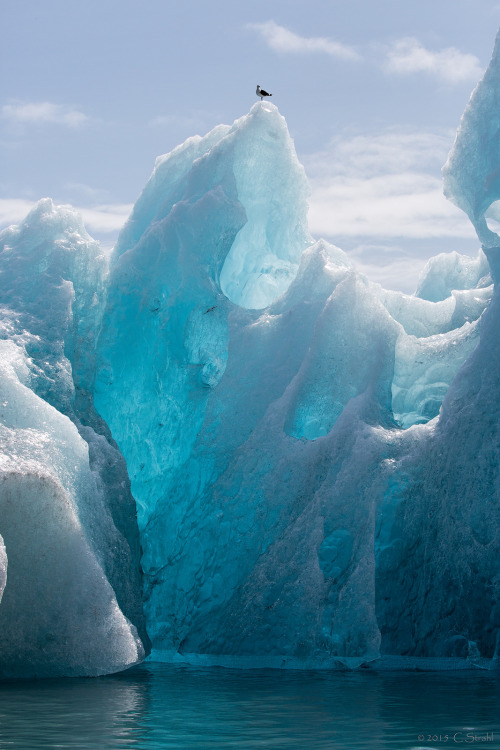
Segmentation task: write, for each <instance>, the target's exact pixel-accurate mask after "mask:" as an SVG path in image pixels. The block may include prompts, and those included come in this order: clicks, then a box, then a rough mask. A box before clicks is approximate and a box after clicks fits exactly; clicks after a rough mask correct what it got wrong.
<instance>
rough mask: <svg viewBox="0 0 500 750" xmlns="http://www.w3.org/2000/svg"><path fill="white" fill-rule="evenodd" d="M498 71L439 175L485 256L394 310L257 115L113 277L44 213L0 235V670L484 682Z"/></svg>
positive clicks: (174, 188) (431, 273)
mask: <svg viewBox="0 0 500 750" xmlns="http://www.w3.org/2000/svg"><path fill="white" fill-rule="evenodd" d="M499 64H500V63H499V61H498V52H497V50H496V51H495V53H494V56H493V60H492V63H491V66H490V68H489V70H488V71H487V73H486V75H485V77H484V79H483V81H482V82H481V83H480V84H479V85H478V87H477V89H476V92H475V93H474V94H473V96H472V98H471V102H470V103H469V105H468V108H467V110H466V112H465V114H464V117H463V119H462V123H461V125H460V128H459V131H458V135H457V140H456V142H455V145H454V147H453V150H452V152H451V154H450V158H449V160H448V162H447V165H446V166H445V168H444V181H445V190H446V192H447V194H448V195H449V197H450V198H451V199H452V200H454V201H455V202H456V203H457V204H458V205H459V206H461V207H462V208H463V209H464V210H465V211H466V212H467V213H468V214H469V216H470V218H471V220H472V221H473V223H474V225H475V226H476V228H477V231H478V236H479V239H480V242H481V243H482V249H481V250H480V251H479V253H478V255H477V257H476V258H468V257H465V256H462V255H459V254H457V253H451V254H446V255H444V254H441V255H438V256H436V257H435V258H434V259H432V260H431V261H430V262H429V263H428V264H427V266H426V268H425V269H424V272H423V275H422V278H421V280H420V282H419V285H418V289H417V293H416V294H415V295H412V296H410V295H405V294H402V293H399V292H394V291H388V290H384V289H382V288H381V287H380V286H379V285H378V284H374V283H371V282H370V281H369V280H368V279H367V278H366V277H365V276H363V275H362V274H360V273H359V271H357V269H356V268H355V267H354V266H353V265H352V263H351V262H350V260H349V258H348V256H347V255H346V254H345V253H344V252H343V251H342V250H341V249H340V248H337V247H335V246H334V245H332V244H330V243H328V242H326V241H324V240H321V239H319V240H317V239H315V238H313V237H311V235H310V233H309V229H308V225H307V197H308V185H307V180H306V177H305V174H304V170H303V168H302V166H301V165H300V163H299V162H298V159H297V156H296V154H295V150H294V145H293V141H292V139H291V138H290V135H289V133H288V130H287V126H286V122H285V120H284V118H283V117H282V116H281V115H280V113H279V111H278V109H277V108H276V107H275V106H273V105H272V104H270V103H269V102H258V103H257V104H255V105H254V106H253V107H252V109H251V110H250V112H249V113H248V114H247V115H246V116H244V117H242V118H240V119H238V120H237V121H236V122H235V123H234V124H233V125H232V126H226V125H220V126H218V127H216V128H215V129H214V130H212V131H211V132H210V133H208V134H207V135H206V136H204V137H200V136H195V137H193V138H190V139H188V140H187V141H186V142H185V143H184V144H183V145H181V146H179V147H178V148H176V149H174V151H172V152H171V153H170V154H167V155H165V156H161V157H159V158H158V159H157V162H156V165H155V167H154V170H153V173H152V175H151V178H150V179H149V181H148V182H147V184H146V186H145V188H144V190H143V192H142V194H141V195H140V197H139V198H138V200H137V202H136V204H135V206H134V209H133V212H132V214H131V216H130V218H129V220H128V222H127V224H126V225H125V227H124V228H123V230H122V232H121V234H120V237H119V239H118V242H117V245H116V247H115V248H114V250H113V253H112V255H111V257H110V258H109V262H108V260H107V259H106V258H105V257H104V256H103V255H102V254H101V252H100V250H99V246H98V244H97V243H95V242H94V241H93V240H92V239H91V238H90V237H89V236H88V235H87V233H86V232H85V229H84V227H83V225H82V223H81V219H79V217H78V216H77V214H75V212H74V211H72V210H71V209H69V208H67V207H66V208H65V207H54V206H53V204H52V202H51V201H49V200H48V199H45V200H43V201H41V202H40V203H39V204H38V205H37V207H36V208H35V209H34V210H33V212H32V213H31V214H30V215H29V216H28V217H27V219H26V220H25V221H24V222H23V224H21V225H20V226H19V227H13V228H9V229H8V230H6V231H5V232H3V233H2V235H0V250H1V252H0V263H1V276H0V292H1V297H0V304H1V306H2V307H1V310H2V316H1V330H0V333H1V335H0V357H1V360H0V361H1V369H2V380H1V383H2V385H1V388H2V393H1V394H0V396H1V398H0V422H1V426H0V434H1V441H0V451H1V452H0V472H1V475H0V480H1V481H0V487H1V490H0V534H1V537H0V596H1V595H2V594H3V598H2V599H1V601H0V623H1V626H2V627H1V628H0V630H1V636H0V675H2V676H33V675H39V676H47V675H54V674H89V675H90V674H102V673H105V672H111V671H117V670H119V669H123V668H125V667H126V666H128V665H131V664H134V663H137V662H138V661H140V660H141V659H143V658H144V657H145V655H146V654H147V653H148V651H149V649H150V648H151V655H150V657H149V658H152V659H156V660H164V661H170V662H187V663H192V664H203V665H224V666H231V667H262V666H266V667H277V668H351V667H358V666H360V665H362V664H364V665H367V664H369V663H372V662H374V663H382V662H384V660H385V662H386V663H390V664H402V663H403V664H404V663H407V662H405V661H404V660H405V659H407V660H408V659H410V658H411V659H412V660H413V661H412V664H413V663H415V662H414V660H415V659H424V660H425V659H427V660H429V659H430V660H431V662H429V661H427V662H426V663H427V664H428V663H432V664H433V665H435V666H436V665H437V666H441V667H443V666H445V665H446V664H452V665H453V666H454V667H456V666H464V665H466V666H467V665H468V666H470V665H478V666H481V667H485V666H486V667H488V668H489V667H490V666H494V665H497V664H498V655H499V651H500V635H499V633H500V603H499V595H500V576H499V573H498V559H499V556H500V537H499V534H498V529H499V522H500V508H499V503H498V497H499V487H500V469H499V466H500V462H499V458H500V439H499V431H498V425H499V422H500V414H499V406H498V404H500V392H499V388H500V384H499V382H498V377H497V373H498V367H499V364H500V362H499V361H498V359H499V357H500V352H499V349H498V345H497V340H496V339H497V331H498V327H499V323H500V309H499V304H500V303H499V300H498V292H497V289H496V287H495V284H494V282H495V281H496V280H497V275H498V274H497V270H496V265H495V264H496V262H497V261H496V252H497V250H498V248H500V238H498V245H496V244H495V243H496V242H497V239H496V238H493V239H492V230H490V229H487V227H486V228H485V226H486V224H485V222H486V218H485V217H486V216H487V214H488V212H491V211H493V210H494V202H495V200H497V198H498V199H500V194H499V195H498V196H497V195H496V192H495V190H496V188H494V183H495V180H494V174H495V170H496V169H497V168H498V164H499V163H500V160H499V159H497V157H496V150H495V149H497V146H496V145H495V144H496V141H495V139H494V138H493V135H492V134H493V130H494V124H492V122H493V120H494V116H493V115H492V116H491V117H490V116H489V114H490V113H489V107H490V105H491V102H493V103H494V101H496V99H495V97H496V96H497V93H496V92H497V81H498V65H499ZM495 116H496V115H495ZM485 128H486V130H487V132H488V133H490V131H491V133H490V134H491V135H492V137H491V138H489V139H486V142H487V144H488V145H487V147H484V148H483V145H482V143H483V136H484V133H485ZM492 128H493V130H491V129H492ZM495 133H496V131H495ZM495 137H496V136H495ZM485 149H486V151H485ZM484 151H485V152H484ZM483 152H484V153H483ZM495 159H496V161H495ZM485 180H486V182H487V183H488V185H489V187H487V188H485V184H486V183H485ZM485 190H486V193H485ZM492 206H493V208H492ZM391 659H392V660H393V661H391ZM394 660H395V661H394Z"/></svg>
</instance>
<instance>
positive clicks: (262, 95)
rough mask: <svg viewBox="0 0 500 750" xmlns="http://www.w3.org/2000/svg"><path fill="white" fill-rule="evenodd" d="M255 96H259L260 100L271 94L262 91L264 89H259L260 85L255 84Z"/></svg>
mask: <svg viewBox="0 0 500 750" xmlns="http://www.w3.org/2000/svg"><path fill="white" fill-rule="evenodd" d="M255 93H256V94H257V96H260V100H261V101H262V100H263V98H264V97H265V96H272V94H268V93H267V91H264V89H261V87H260V86H257V89H256V91H255Z"/></svg>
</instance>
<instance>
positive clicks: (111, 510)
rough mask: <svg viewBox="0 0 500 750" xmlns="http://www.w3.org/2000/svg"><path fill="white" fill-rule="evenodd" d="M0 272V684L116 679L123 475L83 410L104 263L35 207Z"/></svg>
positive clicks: (98, 426)
mask: <svg viewBox="0 0 500 750" xmlns="http://www.w3.org/2000/svg"><path fill="white" fill-rule="evenodd" d="M0 263H1V271H2V273H1V282H0V283H1V305H2V308H1V312H2V315H1V330H0V332H1V339H0V370H1V376H0V390H1V395H0V527H1V531H0V533H1V534H2V537H3V542H4V545H2V546H1V547H0V573H1V575H0V588H1V589H3V598H2V601H1V605H0V675H1V676H27V677H29V676H46V675H57V674H90V675H93V674H102V673H105V672H110V671H116V670H119V669H123V668H124V667H125V666H127V665H129V664H132V663H134V662H136V661H138V660H140V659H141V658H142V656H143V654H144V648H143V645H142V643H141V640H140V638H139V636H138V631H139V632H140V633H141V635H142V637H143V639H144V641H145V642H146V643H147V637H146V636H145V629H144V620H143V615H142V611H141V609H142V606H141V596H140V587H141V582H140V568H139V554H140V551H139V538H138V533H137V526H136V519H135V507H134V503H133V499H132V496H131V495H130V490H129V480H128V476H127V471H126V466H125V462H124V460H123V458H122V456H121V455H120V453H119V451H118V450H117V448H116V446H115V445H114V443H113V441H112V440H111V438H110V435H109V430H107V427H106V425H105V424H104V423H103V421H102V419H101V418H100V417H99V416H98V415H97V413H95V411H94V409H93V406H92V403H93V396H92V389H93V378H94V372H95V364H94V359H95V338H96V333H97V331H98V328H99V320H100V314H101V311H102V299H103V295H104V287H103V275H104V273H103V272H104V267H105V264H104V258H103V257H102V255H101V254H100V251H99V247H98V244H97V243H96V242H94V241H93V240H91V238H90V237H89V236H88V235H87V233H86V232H85V230H84V228H83V225H82V223H81V220H80V219H79V218H78V217H77V216H76V215H75V213H74V212H73V211H72V210H68V209H63V208H59V209H55V208H54V206H53V205H52V203H51V201H49V200H44V201H41V202H40V203H39V204H38V206H37V207H36V208H35V209H34V210H33V211H32V212H31V213H30V214H29V216H28V217H27V219H26V220H25V221H24V223H23V224H21V225H20V226H19V227H13V228H10V229H8V230H6V231H5V232H3V233H2V235H1V236H0Z"/></svg>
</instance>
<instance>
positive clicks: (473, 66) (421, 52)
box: [384, 37, 483, 84]
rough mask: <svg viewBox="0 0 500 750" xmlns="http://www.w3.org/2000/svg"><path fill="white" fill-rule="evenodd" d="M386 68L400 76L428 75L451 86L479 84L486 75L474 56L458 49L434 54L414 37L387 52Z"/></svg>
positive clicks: (393, 46) (399, 42)
mask: <svg viewBox="0 0 500 750" xmlns="http://www.w3.org/2000/svg"><path fill="white" fill-rule="evenodd" d="M384 67H385V69H386V70H387V71H389V72H390V73H398V74H399V75H408V74H411V73H428V74H430V75H433V76H435V77H436V78H438V79H440V80H442V81H445V82H446V83H449V84H458V83H463V82H466V81H477V80H478V79H479V78H480V77H481V76H482V74H483V70H482V68H481V65H480V62H479V59H478V58H477V57H476V56H475V55H471V54H469V53H465V52H460V50H458V49H456V48H455V47H446V49H442V50H440V51H439V52H433V51H431V50H428V49H426V48H425V47H424V46H423V45H422V44H421V43H420V42H419V41H418V39H414V38H413V37H406V38H404V39H400V40H398V41H397V42H395V43H394V44H393V45H392V47H390V48H389V49H388V50H387V52H386V58H385V63H384Z"/></svg>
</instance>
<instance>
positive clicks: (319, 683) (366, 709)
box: [0, 664, 500, 750]
mask: <svg viewBox="0 0 500 750" xmlns="http://www.w3.org/2000/svg"><path fill="white" fill-rule="evenodd" d="M478 746H481V747H486V748H490V749H491V750H500V675H499V674H498V673H497V674H495V673H488V672H482V673H454V674H449V673H446V674H413V673H412V674H409V673H361V672H353V673H346V672H334V673H332V672H324V673H323V672H280V671H272V670H268V671H246V672H243V671H236V670H225V669H216V668H213V669H204V670H200V669H196V668H180V667H170V666H168V665H163V664H147V665H144V666H142V667H136V668H134V669H131V670H129V671H128V672H125V673H122V674H120V675H111V676H109V677H100V678H94V679H67V680H60V679H58V680H44V681H40V682H13V681H11V682H3V683H0V750H4V748H9V749H10V750H37V749H38V748H72V749H76V748H78V749H82V750H83V749H84V748H85V750H87V749H88V748H92V750H94V749H100V748H102V749H103V750H106V749H108V748H115V749H118V748H119V749H120V750H126V749H127V748H134V749H138V750H139V749H140V750H142V748H144V750H160V749H161V750H170V749H171V748H172V749H175V750H177V749H178V748H179V749H183V750H184V749H189V750H191V749H192V750H194V749H195V748H196V750H198V749H200V748H214V750H219V748H220V749H221V750H223V749H225V748H234V749H236V748H238V749H239V748H242V749H245V748H248V749H249V750H254V749H256V750H259V749H262V750H264V749H266V750H267V749H268V748H279V749H280V750H287V749H290V750H292V749H293V750H295V749H297V750H298V749H299V748H300V749H301V750H320V749H321V750H323V749H324V750H327V749H328V750H330V748H342V750H352V749H354V748H356V749H357V750H361V749H363V750H365V749H366V750H368V749H370V750H374V749H377V748H381V749H385V748H387V749H391V750H406V749H408V750H415V749H416V748H419V749H420V748H444V747H454V748H456V749H458V750H460V747H462V748H465V747H478Z"/></svg>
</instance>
